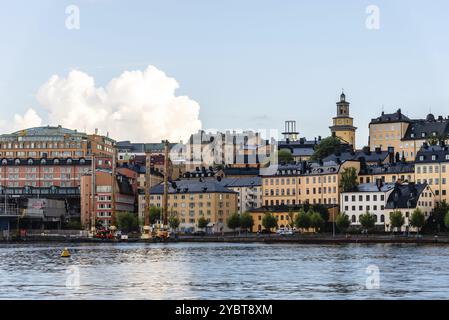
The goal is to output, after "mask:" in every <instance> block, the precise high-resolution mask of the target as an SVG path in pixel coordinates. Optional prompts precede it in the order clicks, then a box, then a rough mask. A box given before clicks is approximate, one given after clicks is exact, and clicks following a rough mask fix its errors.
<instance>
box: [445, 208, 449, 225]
mask: <svg viewBox="0 0 449 320" xmlns="http://www.w3.org/2000/svg"><path fill="white" fill-rule="evenodd" d="M444 225H445V226H446V228H448V229H449V212H447V213H446V216H445V217H444Z"/></svg>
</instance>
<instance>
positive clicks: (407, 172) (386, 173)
mask: <svg viewBox="0 0 449 320" xmlns="http://www.w3.org/2000/svg"><path fill="white" fill-rule="evenodd" d="M378 179H380V180H381V181H382V182H383V183H396V182H402V183H403V182H414V181H415V164H414V163H411V162H394V163H388V164H383V165H371V166H369V165H368V166H361V167H360V172H359V183H360V184H363V183H375V182H376V180H378Z"/></svg>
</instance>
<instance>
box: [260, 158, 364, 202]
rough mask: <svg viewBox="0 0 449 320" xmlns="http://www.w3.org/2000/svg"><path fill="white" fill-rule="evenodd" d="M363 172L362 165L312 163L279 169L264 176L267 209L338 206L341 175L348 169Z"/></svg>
mask: <svg viewBox="0 0 449 320" xmlns="http://www.w3.org/2000/svg"><path fill="white" fill-rule="evenodd" d="M349 167H354V168H355V169H356V171H357V173H358V172H359V171H360V162H359V161H353V160H348V161H344V162H343V163H336V162H330V163H324V164H319V163H309V164H306V163H305V162H303V163H301V164H291V165H282V166H279V168H278V170H277V172H276V173H275V174H274V175H267V176H263V177H262V197H263V201H262V203H263V205H264V206H267V207H268V206H271V207H272V206H283V205H286V206H289V205H299V204H304V203H309V204H338V201H339V199H340V181H341V174H342V172H343V171H344V169H345V168H349Z"/></svg>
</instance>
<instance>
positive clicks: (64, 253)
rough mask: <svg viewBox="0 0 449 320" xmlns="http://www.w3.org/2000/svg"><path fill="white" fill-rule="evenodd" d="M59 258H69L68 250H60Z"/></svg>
mask: <svg viewBox="0 0 449 320" xmlns="http://www.w3.org/2000/svg"><path fill="white" fill-rule="evenodd" d="M61 257H62V258H70V252H69V249H67V248H64V250H62V253H61Z"/></svg>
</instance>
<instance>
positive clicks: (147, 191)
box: [141, 151, 151, 239]
mask: <svg viewBox="0 0 449 320" xmlns="http://www.w3.org/2000/svg"><path fill="white" fill-rule="evenodd" d="M145 155H146V157H145V158H146V159H145V224H144V226H143V233H142V237H141V238H142V239H150V238H151V227H150V188H151V153H150V152H149V151H147V152H146V153H145Z"/></svg>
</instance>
